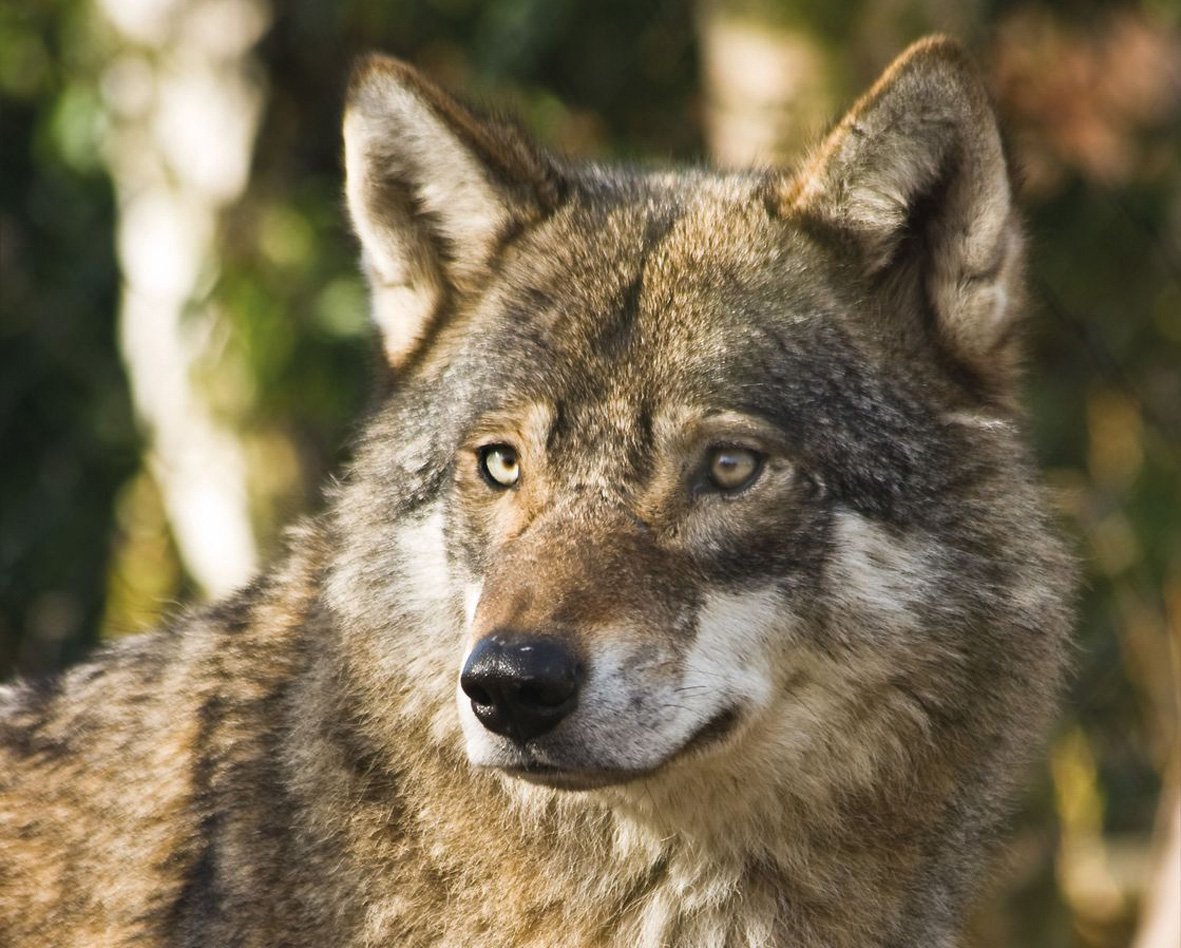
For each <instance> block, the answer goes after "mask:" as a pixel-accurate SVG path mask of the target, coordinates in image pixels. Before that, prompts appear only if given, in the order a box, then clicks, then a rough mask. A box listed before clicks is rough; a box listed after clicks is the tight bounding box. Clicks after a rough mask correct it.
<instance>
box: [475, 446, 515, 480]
mask: <svg viewBox="0 0 1181 948" xmlns="http://www.w3.org/2000/svg"><path fill="white" fill-rule="evenodd" d="M480 472H481V473H482V474H483V475H484V477H485V478H486V479H487V480H488V482H489V483H490V484H492V485H493V486H494V487H512V486H513V485H514V484H515V483H517V478H519V477H520V476H521V465H520V463H519V462H518V461H517V452H516V451H514V450H513V449H512V448H510V447H509V446H508V445H507V444H490V445H488V447H486V448H484V449H483V450H481V451H480Z"/></svg>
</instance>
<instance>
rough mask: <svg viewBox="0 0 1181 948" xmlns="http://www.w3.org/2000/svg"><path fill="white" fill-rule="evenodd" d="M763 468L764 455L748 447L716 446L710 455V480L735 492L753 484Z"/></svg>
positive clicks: (722, 489)
mask: <svg viewBox="0 0 1181 948" xmlns="http://www.w3.org/2000/svg"><path fill="white" fill-rule="evenodd" d="M762 469H763V456H762V455H761V454H759V453H758V452H757V451H751V450H749V449H748V448H714V449H713V451H712V452H711V453H710V456H709V482H710V484H711V485H712V486H713V487H716V488H717V489H718V490H721V491H726V492H727V493H733V492H735V491H739V490H742V488H744V487H746V486H748V485H749V484H751V483H752V482H753V481H754V479H755V478H756V477H758V476H759V472H760V471H761V470H762Z"/></svg>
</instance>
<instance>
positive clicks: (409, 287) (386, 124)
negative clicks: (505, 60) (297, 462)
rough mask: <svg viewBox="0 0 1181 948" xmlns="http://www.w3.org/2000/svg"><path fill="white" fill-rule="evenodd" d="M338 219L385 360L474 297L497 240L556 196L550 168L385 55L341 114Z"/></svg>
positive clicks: (366, 65)
mask: <svg viewBox="0 0 1181 948" xmlns="http://www.w3.org/2000/svg"><path fill="white" fill-rule="evenodd" d="M344 146H345V175H346V194H347V197H348V206H349V215H350V217H351V218H352V222H353V228H354V230H355V231H356V233H357V236H358V238H359V239H360V242H361V247H362V262H363V266H364V268H365V270H366V273H367V274H368V276H369V280H370V285H371V287H372V293H373V314H374V319H375V320H376V322H377V324H378V326H379V328H380V329H381V331H382V335H383V339H384V343H385V349H386V353H387V355H388V357H389V360H390V362H391V364H394V365H398V364H400V363H402V362H404V361H405V360H406V359H407V358H409V356H410V354H412V353H413V352H414V351H416V350H417V348H418V347H419V346H420V345H421V344H422V343H423V342H424V341H425V340H426V339H427V338H428V337H429V335H430V331H431V327H432V326H433V325H434V323H435V322H436V320H437V319H438V318H439V316H440V313H441V312H442V310H443V309H445V308H446V306H447V305H448V304H449V302H450V301H451V300H452V299H453V297H454V296H455V295H456V294H460V295H462V294H466V293H472V292H476V291H478V289H479V288H480V285H481V283H482V281H483V279H484V278H485V277H486V275H487V266H488V264H489V262H490V261H491V260H492V258H493V257H494V255H495V253H496V251H497V249H498V247H499V245H500V243H501V242H502V241H503V240H504V239H505V238H506V236H507V235H509V234H511V233H514V232H515V231H516V230H518V229H519V228H520V227H521V226H523V225H526V224H528V223H530V222H531V221H534V220H536V219H537V218H539V217H540V216H541V215H543V214H544V213H546V212H547V210H549V209H551V208H552V207H553V206H555V205H556V204H557V203H558V202H559V201H560V199H561V193H562V181H561V178H560V176H559V174H558V172H557V170H556V166H555V164H554V163H553V162H552V161H551V160H550V159H549V158H548V157H547V156H545V155H544V154H543V153H542V152H541V151H540V150H539V149H538V148H536V147H535V146H534V145H533V144H532V142H530V141H529V140H528V138H526V137H525V136H524V135H523V134H522V133H521V132H519V131H518V130H517V129H516V128H515V127H513V126H511V125H508V124H507V123H503V122H497V121H493V120H490V119H487V118H485V117H483V116H480V115H478V114H477V113H476V112H475V111H473V110H472V109H470V108H468V107H466V106H464V105H462V104H460V103H459V102H458V101H457V100H456V99H454V98H453V97H451V96H450V95H448V94H447V93H445V92H443V91H442V90H441V89H439V88H438V87H437V86H435V85H433V84H432V83H430V82H428V81H427V80H426V79H424V78H423V77H422V76H421V75H420V74H419V73H418V72H417V71H416V70H415V69H413V68H412V67H411V66H408V65H407V64H405V63H402V62H399V61H398V60H396V59H391V58H389V57H386V56H380V55H371V56H368V57H366V58H365V59H363V60H362V61H361V62H360V63H359V64H358V66H357V67H356V69H355V70H354V72H353V76H352V79H351V81H350V83H349V91H348V102H347V106H346V109H345V118H344Z"/></svg>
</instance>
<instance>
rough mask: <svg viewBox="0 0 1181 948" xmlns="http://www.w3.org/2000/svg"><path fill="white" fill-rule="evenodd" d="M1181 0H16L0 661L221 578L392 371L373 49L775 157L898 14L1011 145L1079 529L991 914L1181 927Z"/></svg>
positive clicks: (555, 114)
mask: <svg viewBox="0 0 1181 948" xmlns="http://www.w3.org/2000/svg"><path fill="white" fill-rule="evenodd" d="M1179 22H1181V0H1127V2H1107V3H1098V2H1083V0H1076V2H1065V0H1064V2H1057V3H1048V2H1047V3H1034V2H1028V0H732V2H730V0H719V2H713V3H709V2H698V3H689V2H675V0H665V2H639V0H485V2H478V0H419V2H398V0H365V2H361V0H349V2H346V0H315V2H313V0H281V2H279V0H276V2H274V3H273V4H271V5H267V4H265V3H263V2H261V0H57V2H49V0H16V2H6V3H5V4H4V5H3V6H0V93H2V95H3V106H2V111H0V122H2V132H0V305H2V318H0V433H2V441H0V445H2V453H0V675H7V674H8V673H10V672H12V671H14V670H15V671H21V672H24V673H26V674H40V673H43V672H47V671H50V670H53V669H55V668H58V667H60V666H62V665H63V664H65V663H68V662H71V661H74V660H77V659H78V658H79V657H80V656H82V655H83V654H84V653H85V652H86V651H87V650H88V649H90V648H91V647H93V645H94V644H95V643H96V642H97V641H100V640H107V639H111V638H114V637H117V636H120V635H126V634H128V633H131V632H135V631H137V630H141V629H144V628H146V627H149V626H151V625H152V624H153V623H155V622H157V621H158V620H159V619H160V618H161V616H163V615H165V614H167V613H169V612H172V611H174V610H175V609H176V608H177V607H178V604H179V603H182V602H187V601H191V600H194V599H200V598H202V597H206V596H211V595H217V594H219V593H222V592H224V591H226V590H228V589H231V588H233V587H234V586H235V585H237V584H239V583H241V582H242V581H243V580H244V579H245V578H246V577H248V576H249V575H250V574H251V572H252V571H253V570H254V569H256V568H257V566H258V564H260V563H262V562H265V560H266V559H267V556H268V554H270V553H271V552H272V551H273V550H274V549H275V548H276V537H277V535H278V532H279V531H280V529H281V528H282V525H283V524H284V523H286V522H288V521H289V520H291V519H292V518H293V517H294V516H296V515H298V514H299V513H300V512H301V511H305V510H308V509H313V508H315V507H316V505H317V504H318V502H319V500H318V498H319V486H318V485H320V484H321V482H322V481H323V480H324V478H325V477H326V476H327V474H328V473H329V472H330V471H331V470H332V469H333V468H334V467H335V466H336V465H338V464H339V462H340V461H341V460H342V458H343V457H344V456H345V455H346V454H347V450H348V447H347V446H348V441H349V437H350V434H351V432H352V431H354V430H355V427H354V426H355V425H356V423H357V419H358V418H359V417H360V416H361V415H362V413H363V411H364V409H365V406H366V400H367V397H368V393H369V392H370V390H371V382H372V380H373V378H374V375H375V364H376V363H375V356H374V353H373V346H372V340H371V338H370V333H369V329H368V324H367V320H366V312H365V298H364V291H363V287H362V284H361V281H360V279H359V277H358V273H357V269H356V266H355V263H354V257H355V247H354V246H353V244H352V241H351V238H350V237H349V235H348V232H347V230H346V227H345V224H344V221H343V213H342V206H341V200H340V194H341V167H340V143H339V133H338V125H339V118H340V109H341V100H342V90H343V86H344V83H345V80H346V77H347V73H348V69H349V64H350V62H351V60H352V59H353V57H354V56H356V55H357V54H358V53H360V52H362V51H364V50H367V49H371V48H377V49H382V50H385V51H387V52H391V53H394V54H397V55H400V56H403V57H405V58H407V59H409V60H411V61H412V62H415V63H417V64H419V65H420V66H421V67H422V68H423V69H425V70H426V71H427V72H428V73H429V74H430V75H432V76H434V77H435V78H436V79H437V80H439V81H440V82H442V83H443V84H445V85H447V86H450V87H452V88H454V89H456V90H458V91H461V92H466V93H468V94H469V95H471V96H474V97H476V98H478V99H480V100H483V101H486V102H491V103H493V104H495V105H497V106H501V107H508V108H511V109H513V110H515V111H516V112H517V113H518V114H519V115H520V117H521V119H522V121H523V122H524V124H525V125H526V126H527V127H529V128H530V129H532V130H533V131H534V132H536V134H537V135H538V136H540V137H541V138H542V139H543V140H545V141H547V142H549V143H551V144H553V145H554V146H556V147H558V148H560V149H563V150H565V151H567V152H569V153H572V154H576V155H585V156H593V157H596V158H626V159H629V160H652V161H658V162H664V161H668V160H673V159H680V160H684V159H687V160H691V161H692V160H701V159H702V158H704V157H710V158H712V159H713V160H715V161H717V162H720V163H722V164H726V165H740V164H744V163H747V162H750V161H752V160H755V161H760V162H772V161H781V162H785V163H788V162H790V161H791V160H792V157H793V155H795V154H797V153H798V149H799V148H800V147H801V146H802V144H803V143H807V142H808V141H809V140H811V139H813V138H814V137H815V136H816V135H817V134H818V133H819V132H821V131H823V129H824V126H825V123H826V122H828V121H829V120H830V119H831V118H832V117H833V116H834V115H835V114H836V113H837V112H838V110H840V109H841V108H843V107H844V106H846V105H847V104H848V103H849V102H850V101H851V99H852V97H853V96H855V95H856V93H857V92H858V91H859V90H860V89H862V88H863V87H864V86H865V84H866V83H867V82H869V81H870V80H872V78H873V77H874V76H875V74H876V72H877V71H878V70H879V69H880V68H881V67H882V66H883V65H884V64H885V63H886V62H888V61H889V59H890V58H891V57H892V56H893V55H894V54H895V53H897V52H898V51H899V50H900V49H901V48H902V47H903V46H904V45H905V44H906V43H907V42H908V41H909V40H911V39H914V38H916V37H918V36H920V35H922V34H923V33H926V32H929V31H931V30H946V31H949V32H953V33H955V34H956V35H958V36H960V37H961V38H963V39H964V40H965V41H966V42H967V43H968V45H969V46H970V47H971V48H972V50H973V52H974V53H975V54H976V56H977V57H978V59H979V61H980V63H981V64H982V67H983V68H984V69H985V71H986V74H987V79H988V82H989V84H990V86H991V87H992V89H993V92H994V94H995V97H996V100H997V103H998V106H999V108H1000V110H1001V112H1002V114H1003V116H1004V119H1005V122H1006V124H1007V128H1008V130H1009V132H1010V138H1011V144H1012V148H1013V152H1014V155H1015V157H1016V160H1017V162H1018V164H1019V166H1020V168H1021V169H1022V173H1023V180H1024V184H1023V187H1022V194H1023V204H1024V207H1025V209H1026V213H1027V218H1028V225H1029V232H1030V235H1031V247H1032V257H1033V259H1032V266H1031V280H1030V282H1031V294H1030V297H1031V312H1030V322H1029V349H1030V360H1029V373H1028V401H1029V404H1030V406H1031V408H1032V427H1033V430H1034V434H1035V438H1036V443H1037V448H1038V453H1039V456H1040V458H1041V460H1042V462H1043V464H1044V466H1045V468H1046V470H1047V476H1048V478H1049V481H1050V483H1051V485H1052V487H1053V490H1054V492H1055V495H1056V497H1057V500H1058V504H1059V506H1060V509H1061V513H1062V521H1063V524H1064V527H1065V529H1067V530H1068V531H1069V532H1070V533H1071V534H1072V535H1073V537H1074V538H1075V543H1076V546H1077V549H1078V551H1079V554H1080V556H1081V557H1082V559H1083V560H1084V563H1085V571H1086V585H1085V588H1084V590H1083V593H1082V597H1081V615H1082V621H1081V624H1080V628H1079V633H1078V651H1077V662H1076V667H1077V672H1076V675H1075V677H1074V680H1073V686H1072V690H1071V694H1070V699H1069V703H1068V706H1067V708H1066V713H1065V715H1064V716H1063V719H1062V721H1061V724H1060V726H1059V727H1058V729H1057V731H1056V733H1055V735H1054V737H1053V739H1052V742H1051V745H1050V748H1049V751H1048V753H1047V754H1046V755H1045V757H1046V761H1047V762H1046V763H1045V764H1043V765H1042V766H1040V767H1038V768H1035V769H1034V770H1033V772H1032V773H1031V780H1030V790H1029V793H1028V794H1027V796H1026V798H1025V800H1024V802H1023V804H1022V806H1021V808H1020V810H1019V812H1018V813H1017V814H1016V815H1015V818H1014V821H1015V827H1016V831H1015V835H1014V837H1013V840H1012V843H1011V845H1010V846H1009V849H1008V852H1007V860H1006V863H1005V866H1004V869H1003V871H1002V872H1001V873H1000V874H999V879H998V882H997V885H996V887H995V890H994V891H993V892H992V893H991V894H990V895H989V897H988V899H987V900H986V902H985V904H984V906H983V907H982V909H981V911H980V912H979V913H978V918H977V922H976V925H975V936H974V944H975V945H976V946H979V948H993V946H996V948H1000V946H1028V948H1059V946H1095V948H1115V946H1129V945H1134V946H1136V948H1178V945H1179V944H1181V921H1179V920H1178V919H1179V916H1181V908H1179V907H1178V903H1179V901H1181V848H1179V846H1181V843H1179V841H1178V832H1179V830H1178V827H1179V824H1181V805H1179V803H1178V783H1179V768H1181V762H1179V756H1178V682H1179V681H1181V674H1179V656H1181V477H1179V476H1178V474H1179V472H1178V459H1179V444H1181V158H1179V150H1178V145H1179V137H1181V136H1179V135H1178V130H1179V128H1181V39H1179V35H1181V34H1179V31H1178V25H1179Z"/></svg>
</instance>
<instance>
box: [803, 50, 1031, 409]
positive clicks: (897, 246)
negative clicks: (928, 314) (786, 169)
mask: <svg viewBox="0 0 1181 948" xmlns="http://www.w3.org/2000/svg"><path fill="white" fill-rule="evenodd" d="M784 203H785V205H786V206H785V207H784V211H785V212H787V213H789V214H790V213H796V214H799V215H801V216H802V217H804V218H805V219H809V218H810V219H811V220H812V221H814V222H816V223H819V224H820V225H821V226H822V227H823V228H824V229H825V230H828V231H835V232H836V233H837V235H838V236H839V237H840V238H842V239H843V240H845V241H846V242H849V243H851V244H852V245H853V248H854V250H855V253H856V254H857V256H858V257H859V259H860V261H861V265H862V266H863V267H864V269H865V271H866V273H867V274H868V275H870V276H876V275H879V274H882V275H885V274H886V272H887V271H890V270H891V269H892V268H895V267H901V266H905V265H910V266H911V267H912V268H913V270H912V272H914V273H915V274H917V275H918V278H919V279H920V280H921V281H922V284H923V285H922V287H921V289H922V291H923V292H924V293H925V295H926V301H927V303H928V304H929V306H930V309H931V311H932V312H933V314H934V323H935V326H934V330H935V333H936V335H937V336H938V339H939V342H940V344H941V345H942V346H943V348H944V351H945V352H947V353H948V354H949V355H951V356H952V358H953V359H956V360H958V361H959V362H960V363H961V364H962V365H964V366H966V367H967V368H969V369H970V370H971V371H973V372H974V373H975V374H976V376H977V377H978V378H979V379H981V381H983V382H985V383H986V384H987V385H989V386H990V387H991V388H993V389H994V390H997V391H1004V390H1006V389H1007V388H1008V387H1009V386H1010V385H1011V383H1012V381H1013V376H1014V374H1015V366H1016V360H1017V353H1016V351H1015V348H1016V347H1015V345H1014V335H1015V333H1014V328H1015V320H1016V316H1017V315H1018V314H1017V312H1016V310H1017V309H1018V300H1019V296H1020V292H1021V265H1022V257H1023V252H1022V239H1021V233H1020V229H1019V226H1018V222H1017V219H1016V215H1015V213H1014V209H1013V203H1012V195H1011V187H1010V179H1009V171H1008V166H1007V163H1006V160H1005V155H1004V151H1003V149H1002V145H1001V137H1000V133H999V131H998V128H997V123H996V118H995V116H994V114H993V111H992V107H991V105H990V103H989V99H988V95H987V93H986V91H985V89H984V86H983V84H982V82H981V80H980V77H979V75H978V74H977V72H976V70H975V68H974V67H973V66H972V64H971V63H970V62H969V60H968V58H967V56H966V55H965V54H964V52H963V50H962V49H961V48H960V46H959V45H958V44H957V43H955V42H954V41H952V40H949V39H946V38H943V37H932V38H930V39H926V40H923V41H920V42H919V43H916V44H915V45H913V46H911V47H910V48H909V49H908V50H907V51H906V52H904V53H903V54H902V55H901V56H900V57H899V58H898V59H897V60H896V61H895V62H894V64H893V65H892V66H890V68H889V69H888V70H887V71H886V73H885V74H884V75H883V76H882V78H881V79H880V80H879V81H878V82H877V84H876V85H875V86H874V87H873V88H872V89H871V90H870V91H869V92H868V93H867V94H866V95H865V96H864V98H862V99H861V100H860V101H859V102H858V103H857V104H856V105H855V106H854V107H853V109H852V111H850V113H849V114H848V115H847V116H846V117H845V118H844V119H843V120H842V121H841V123H840V124H839V125H838V126H837V127H836V129H835V130H834V131H833V132H832V134H831V135H830V136H829V137H828V139H827V140H826V141H825V142H824V143H823V145H822V146H821V148H820V150H819V151H818V152H817V154H816V156H815V157H814V158H813V160H812V161H811V163H810V164H809V165H808V166H807V167H806V168H805V169H804V171H803V173H802V174H800V175H799V176H798V177H797V178H795V179H794V180H793V182H792V183H791V185H790V186H789V188H788V189H787V192H786V194H785V196H784ZM916 256H917V259H916Z"/></svg>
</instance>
